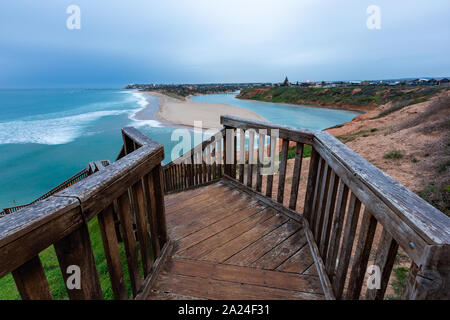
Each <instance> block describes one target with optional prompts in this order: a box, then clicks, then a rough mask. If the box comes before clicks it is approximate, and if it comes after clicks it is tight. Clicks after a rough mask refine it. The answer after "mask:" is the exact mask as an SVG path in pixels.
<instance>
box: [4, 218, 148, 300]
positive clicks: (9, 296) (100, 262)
mask: <svg viewBox="0 0 450 320" xmlns="http://www.w3.org/2000/svg"><path fill="white" fill-rule="evenodd" d="M88 228H89V235H90V238H91V244H92V250H93V252H94V257H95V263H96V266H97V272H98V275H99V280H100V285H101V287H102V291H103V295H104V297H105V299H107V300H109V299H113V297H114V296H113V292H112V288H111V282H110V280H109V272H108V265H107V263H106V258H105V252H104V250H103V243H102V238H101V233H100V228H99V226H98V222H97V219H92V220H91V221H89V223H88ZM119 251H120V258H121V262H122V268H123V272H124V280H125V284H126V286H127V292H128V295H129V296H131V284H130V276H129V273H128V265H127V260H126V254H125V249H124V244H123V242H121V243H119ZM39 257H40V259H41V261H42V266H43V268H44V271H45V275H46V277H47V280H48V283H49V286H50V291H51V293H52V296H53V298H54V299H58V300H64V299H68V295H67V290H66V287H65V284H64V280H63V277H62V273H61V269H60V268H59V264H58V259H57V257H56V253H55V250H54V248H53V246H50V247H49V248H47V249H45V250H44V251H42V252H41V253H40V254H39ZM139 264H140V270H141V276H142V264H141V261H139ZM18 299H20V295H19V292H18V291H17V288H16V285H15V282H14V279H13V277H12V275H11V274H8V275H6V276H5V277H3V278H1V279H0V300H18Z"/></svg>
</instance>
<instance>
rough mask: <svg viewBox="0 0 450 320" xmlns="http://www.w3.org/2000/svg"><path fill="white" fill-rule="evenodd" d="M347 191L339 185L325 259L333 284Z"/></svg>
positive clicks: (342, 185)
mask: <svg viewBox="0 0 450 320" xmlns="http://www.w3.org/2000/svg"><path fill="white" fill-rule="evenodd" d="M348 192H349V189H348V187H347V185H346V184H344V183H341V185H340V187H339V195H338V199H337V204H336V210H335V213H334V219H333V228H332V230H331V238H330V245H329V246H328V247H329V249H328V253H327V258H326V270H327V274H328V276H329V277H330V280H331V281H332V282H333V279H334V277H335V275H336V274H335V271H336V259H337V255H338V252H339V241H340V239H341V233H342V228H343V226H344V217H345V209H346V208H347V199H348Z"/></svg>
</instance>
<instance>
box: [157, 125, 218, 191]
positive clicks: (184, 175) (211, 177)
mask: <svg viewBox="0 0 450 320" xmlns="http://www.w3.org/2000/svg"><path fill="white" fill-rule="evenodd" d="M224 134H225V129H222V130H220V131H219V132H217V133H216V134H214V135H212V136H211V137H210V138H209V139H207V140H205V141H203V142H202V143H201V144H199V145H197V146H194V147H193V148H192V149H191V150H189V151H188V152H186V153H184V154H183V155H181V156H180V157H179V158H177V159H175V160H173V161H171V162H169V163H168V164H166V165H164V166H163V175H164V180H165V184H164V191H165V192H166V193H171V192H179V191H183V190H187V189H191V188H196V187H199V186H202V185H206V184H210V183H213V182H214V181H217V179H219V178H221V177H222V174H223V170H222V165H221V163H222V162H223V160H220V161H217V160H218V157H220V158H221V159H223V156H222V153H221V151H220V150H221V147H219V148H217V147H216V143H219V144H222V143H223V142H222V141H223V136H224ZM205 150H208V152H205ZM212 154H214V158H215V160H214V164H207V163H206V161H205V156H206V157H209V158H211V157H212ZM199 159H200V160H199Z"/></svg>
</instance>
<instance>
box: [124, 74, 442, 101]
mask: <svg viewBox="0 0 450 320" xmlns="http://www.w3.org/2000/svg"><path fill="white" fill-rule="evenodd" d="M359 86H398V87H409V86H440V87H450V80H449V79H448V78H416V79H389V80H363V81H360V80H354V81H304V82H302V81H295V82H291V81H289V79H288V77H286V78H285V79H284V81H283V82H280V83H271V82H254V83H210V84H156V83H153V84H134V83H133V84H129V85H127V86H126V87H125V89H138V90H142V91H162V92H165V93H169V94H170V93H172V94H175V95H178V96H181V97H186V96H189V95H194V94H211V93H224V92H235V91H239V90H245V89H248V88H255V87H303V88H338V87H359Z"/></svg>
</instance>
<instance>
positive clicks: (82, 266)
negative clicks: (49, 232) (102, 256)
mask: <svg viewBox="0 0 450 320" xmlns="http://www.w3.org/2000/svg"><path fill="white" fill-rule="evenodd" d="M54 248H55V252H56V256H57V258H58V262H59V266H60V268H61V272H62V275H63V278H64V282H65V283H66V287H67V284H68V283H72V282H71V281H72V280H71V279H69V277H70V276H71V275H72V274H73V272H76V271H75V270H71V268H69V267H71V266H77V267H78V268H79V270H80V279H79V280H80V288H69V287H67V293H68V295H69V298H70V299H71V300H99V299H103V294H102V288H101V287H100V281H99V278H98V274H97V268H96V265H95V259H94V254H93V252H92V247H91V240H90V238H89V231H88V228H87V225H86V224H83V225H82V226H81V227H79V228H78V229H77V230H75V231H73V232H72V233H71V234H69V235H67V236H65V237H64V238H63V239H61V240H59V241H58V242H56V243H55V244H54Z"/></svg>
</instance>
